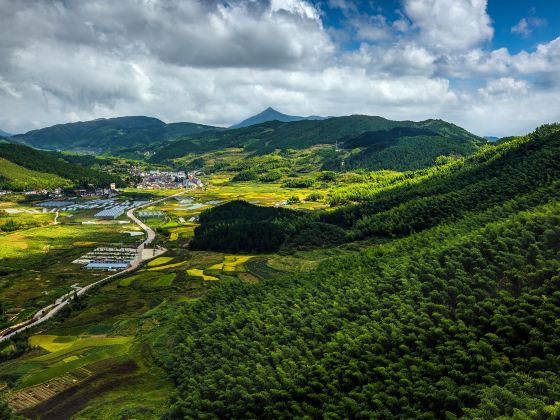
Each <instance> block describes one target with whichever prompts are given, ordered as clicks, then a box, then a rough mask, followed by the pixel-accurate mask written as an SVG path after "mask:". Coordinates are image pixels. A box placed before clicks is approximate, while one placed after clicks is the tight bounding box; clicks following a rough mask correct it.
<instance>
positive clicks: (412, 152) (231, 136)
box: [151, 115, 485, 170]
mask: <svg viewBox="0 0 560 420" xmlns="http://www.w3.org/2000/svg"><path fill="white" fill-rule="evenodd" d="M364 133H367V134H364ZM337 142H338V143H339V147H344V148H346V149H348V150H354V151H355V152H356V153H355V154H353V155H352V156H351V158H350V160H349V162H348V163H349V164H350V166H351V167H366V168H372V169H399V170H406V169H418V168H421V167H426V166H430V165H432V164H433V163H434V160H435V158H436V157H438V156H440V155H462V156H466V155H468V154H471V153H473V152H475V151H476V150H477V149H478V148H479V147H480V146H481V145H482V144H484V143H485V140H483V139H481V138H479V137H477V136H475V135H473V134H471V133H469V132H468V131H466V130H464V129H462V128H460V127H457V126H455V125H453V124H450V123H447V122H445V121H441V120H426V121H421V122H413V121H391V120H387V119H384V118H381V117H373V116H367V115H352V116H348V117H338V118H329V119H326V120H319V121H315V120H305V121H296V122H280V121H271V122H266V123H263V124H259V125H254V126H251V127H247V128H241V129H235V130H225V131H213V132H207V133H202V134H199V135H196V136H190V137H189V138H185V139H182V140H178V141H174V142H171V143H167V144H164V145H161V146H158V147H155V148H154V149H153V150H154V151H155V154H154V155H153V156H152V157H151V161H152V162H164V161H167V160H171V159H175V158H178V157H182V156H185V155H187V154H189V153H195V152H196V153H204V152H211V151H215V150H223V149H226V148H231V147H242V148H244V150H245V151H247V152H250V153H253V154H257V155H263V154H266V153H271V152H273V151H274V150H276V149H281V150H289V149H298V150H301V149H306V148H310V147H312V146H316V145H319V144H333V145H334V144H335V143H337ZM379 153H383V154H379Z"/></svg>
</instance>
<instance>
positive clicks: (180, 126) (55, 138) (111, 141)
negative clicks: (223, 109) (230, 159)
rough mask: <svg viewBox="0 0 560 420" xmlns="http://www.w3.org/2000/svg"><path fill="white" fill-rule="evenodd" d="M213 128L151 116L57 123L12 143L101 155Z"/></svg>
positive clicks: (19, 135)
mask: <svg viewBox="0 0 560 420" xmlns="http://www.w3.org/2000/svg"><path fill="white" fill-rule="evenodd" d="M214 129H217V127H211V126H206V125H202V124H194V123H186V122H185V123H172V124H165V123H164V122H163V121H160V120H158V119H157V118H150V117H141V116H140V117H120V118H107V119H98V120H93V121H84V122H75V123H68V124H58V125H54V126H52V127H46V128H42V129H39V130H33V131H29V132H28V133H25V134H18V135H16V136H13V137H12V138H11V140H12V141H15V142H20V143H24V144H27V145H29V146H32V147H36V148H39V149H51V150H70V151H93V152H96V153H102V152H114V151H116V150H118V149H122V148H130V147H134V146H139V145H144V146H145V145H149V144H153V143H159V142H163V141H165V140H169V139H172V138H176V137H182V136H186V135H192V134H198V133H201V132H204V131H207V130H214Z"/></svg>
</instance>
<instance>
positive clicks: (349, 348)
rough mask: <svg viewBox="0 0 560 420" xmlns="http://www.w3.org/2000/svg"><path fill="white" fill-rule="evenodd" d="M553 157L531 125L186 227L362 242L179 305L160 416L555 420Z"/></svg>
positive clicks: (551, 139)
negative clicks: (423, 162)
mask: <svg viewBox="0 0 560 420" xmlns="http://www.w3.org/2000/svg"><path fill="white" fill-rule="evenodd" d="M559 147H560V127H559V126H557V125H550V126H543V127H540V128H539V129H537V130H536V131H535V132H534V133H532V134H531V135H529V136H526V137H523V138H518V139H513V140H511V141H509V142H505V143H503V144H501V145H499V146H497V147H489V148H485V149H484V150H482V151H480V152H479V153H477V154H475V155H473V156H472V157H470V158H467V159H465V160H463V161H455V162H451V163H449V164H447V165H444V166H442V167H436V168H434V169H431V170H430V171H429V173H422V174H417V176H416V177H414V176H412V177H410V178H404V179H400V180H399V181H397V182H396V183H395V184H391V183H388V184H387V187H386V188H384V189H383V188H382V189H380V190H378V191H376V190H375V188H371V189H368V188H367V186H366V185H364V186H363V190H362V192H361V196H360V197H358V195H359V193H360V191H356V190H354V191H352V192H351V193H352V194H353V197H352V201H357V203H356V204H351V205H349V206H347V207H345V208H344V209H342V210H335V211H332V212H326V213H324V214H319V215H318V216H314V217H312V218H311V217H310V216H309V215H308V214H305V213H302V214H299V213H297V212H293V213H290V214H284V213H283V212H278V213H275V212H273V211H266V212H265V211H263V210H259V209H253V210H251V209H250V208H248V207H247V206H246V207H243V208H241V205H240V204H232V205H230V206H233V205H234V206H236V207H235V209H232V208H230V209H229V210H228V209H227V207H226V208H225V209H223V210H216V212H217V211H219V212H220V213H221V214H222V215H225V217H224V218H223V223H224V226H225V227H220V225H219V223H217V222H216V221H215V220H214V221H213V219H214V216H216V215H217V214H218V213H216V212H209V213H207V214H206V215H204V216H203V217H201V222H202V225H201V226H202V227H203V229H210V228H214V229H218V230H220V231H221V232H222V233H224V234H226V235H227V234H228V233H229V232H234V231H235V229H234V228H232V226H234V227H235V225H236V224H237V223H246V222H247V221H249V220H250V219H249V218H248V215H250V216H249V217H250V218H252V219H254V221H255V222H256V223H254V225H255V226H258V228H255V229H254V231H253V232H254V233H255V234H258V235H259V236H262V235H264V233H263V232H262V231H263V230H266V228H267V227H269V226H274V228H271V229H270V230H269V232H270V234H271V235H272V234H277V233H278V229H281V228H282V226H289V225H290V224H292V225H293V224H296V223H308V224H309V225H312V224H313V223H325V224H329V225H333V226H336V227H340V226H344V227H346V230H347V231H349V232H350V233H349V234H348V235H349V237H347V238H346V240H353V239H356V238H369V239H368V240H370V241H372V242H371V243H372V246H370V247H369V248H368V249H367V250H365V251H363V252H360V253H358V254H354V255H345V256H342V257H333V258H330V259H328V261H327V262H325V263H323V264H321V265H320V266H319V268H318V269H316V270H314V271H312V272H309V273H301V274H298V275H297V276H294V275H288V274H287V275H283V276H280V277H277V278H274V279H270V280H267V281H265V282H262V283H259V284H256V285H249V284H239V283H232V284H228V285H224V286H223V287H220V288H217V289H215V290H213V291H212V292H211V293H210V294H209V295H208V297H207V298H206V299H202V300H200V301H197V302H196V303H193V304H191V305H187V306H184V307H183V308H182V310H181V311H180V312H179V313H178V314H176V315H174V319H175V320H174V331H175V332H174V335H173V337H174V345H173V346H172V351H171V355H168V353H167V351H164V350H163V349H160V356H159V357H160V360H161V363H163V365H164V366H166V367H167V369H168V370H169V372H170V373H171V375H172V376H173V378H174V380H175V382H176V386H177V391H176V392H175V394H174V396H173V398H172V408H171V410H170V411H169V413H168V418H195V417H197V418H201V417H203V418H204V417H206V418H293V417H307V418H317V417H323V418H403V419H404V418H407V419H408V418H449V419H451V418H458V417H466V418H500V417H503V418H506V417H508V418H509V417H513V418H540V419H547V418H557V417H558V416H560V404H558V403H557V401H558V400H559V399H560V379H559V378H560V376H558V370H559V368H560V359H559V354H560V347H559V346H560V343H559V341H558V336H559V334H560V325H559V324H558V322H557V318H558V317H559V315H560V309H559V308H560V274H559V273H560V258H559V257H560V206H559V204H558V198H559V192H560V191H559V184H558V170H559V166H558V156H559ZM418 179H421V181H418ZM240 208H241V209H242V210H240ZM231 210H234V211H231ZM228 214H229V216H228ZM302 220H303V221H304V222H301V221H302ZM205 226H206V227H205ZM288 230H289V229H288ZM197 235H198V232H197ZM387 237H388V238H393V240H391V241H389V242H387V241H381V239H382V238H387ZM226 238H227V237H226ZM234 238H235V235H233V234H232V237H231V238H230V239H232V240H234ZM246 239H247V238H244V239H243V240H246ZM243 240H240V243H243ZM285 241H287V239H285ZM264 251H266V250H264Z"/></svg>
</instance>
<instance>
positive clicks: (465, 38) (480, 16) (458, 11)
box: [404, 0, 494, 50]
mask: <svg viewBox="0 0 560 420" xmlns="http://www.w3.org/2000/svg"><path fill="white" fill-rule="evenodd" d="M486 3H487V2H486V0H405V2H404V10H405V12H406V14H407V16H408V17H409V18H410V19H411V20H412V22H413V23H414V26H415V27H417V28H418V29H419V31H420V37H421V39H422V40H423V41H424V42H425V44H426V45H427V46H429V47H430V48H434V49H442V50H466V49H468V48H471V47H473V46H476V45H478V44H480V43H482V42H484V41H487V40H490V39H492V36H493V34H494V30H493V28H492V25H491V20H490V17H489V16H488V14H487V13H486Z"/></svg>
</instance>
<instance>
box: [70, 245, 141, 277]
mask: <svg viewBox="0 0 560 420" xmlns="http://www.w3.org/2000/svg"><path fill="white" fill-rule="evenodd" d="M137 257H138V251H137V250H136V249H135V248H108V247H99V248H96V249H94V250H93V251H91V252H88V253H87V254H85V255H83V256H81V257H80V258H78V259H77V260H74V261H72V262H73V263H74V264H80V265H83V266H84V267H85V268H87V269H88V270H108V271H117V270H124V269H127V268H128V267H130V265H131V264H132V262H133V261H134V260H135V259H136V258H137Z"/></svg>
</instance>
